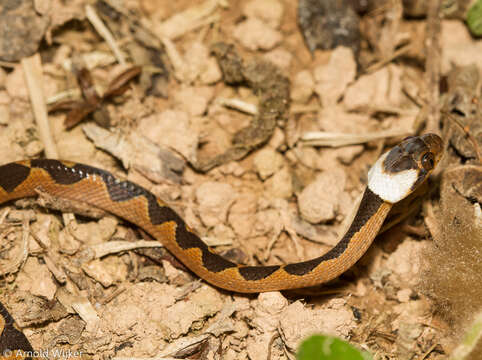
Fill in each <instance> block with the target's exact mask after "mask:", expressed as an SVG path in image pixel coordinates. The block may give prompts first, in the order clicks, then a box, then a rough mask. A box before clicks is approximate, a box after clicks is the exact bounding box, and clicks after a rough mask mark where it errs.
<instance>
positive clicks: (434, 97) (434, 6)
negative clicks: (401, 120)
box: [425, 0, 441, 132]
mask: <svg viewBox="0 0 482 360" xmlns="http://www.w3.org/2000/svg"><path fill="white" fill-rule="evenodd" d="M440 2H441V1H440V0H432V1H429V2H428V14H427V38H426V39H425V46H426V49H427V51H426V53H427V56H426V61H425V80H426V83H427V91H428V94H427V103H428V104H427V105H428V109H427V126H426V130H427V131H428V132H438V131H437V130H438V124H439V122H440V91H439V83H440V59H441V48H440V41H439V37H440V32H441V29H440V28H441V26H440Z"/></svg>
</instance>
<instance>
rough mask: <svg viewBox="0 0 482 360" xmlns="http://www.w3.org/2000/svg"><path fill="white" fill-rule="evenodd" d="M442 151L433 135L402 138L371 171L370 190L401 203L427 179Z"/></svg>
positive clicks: (438, 140)
mask: <svg viewBox="0 0 482 360" xmlns="http://www.w3.org/2000/svg"><path fill="white" fill-rule="evenodd" d="M442 149H443V142H442V139H441V138H440V137H439V136H438V135H436V134H424V135H422V136H410V137H407V138H405V139H404V140H403V141H402V142H401V143H400V144H398V145H397V146H395V147H394V148H393V149H392V150H390V151H388V152H386V153H385V154H383V155H382V156H380V158H379V159H378V160H377V162H376V163H375V164H374V165H373V167H372V168H371V169H370V171H369V172H368V187H369V189H370V190H371V191H373V192H374V193H375V194H377V195H378V196H380V197H381V198H382V199H383V200H384V201H387V202H390V203H396V202H398V201H400V200H402V199H403V198H405V197H407V196H408V195H409V194H410V193H412V192H413V191H414V190H415V189H417V187H418V186H420V185H421V184H422V183H423V182H424V181H425V180H426V179H427V178H428V177H429V175H430V174H431V172H432V171H433V169H434V168H435V167H436V166H437V164H438V162H439V161H440V158H441V157H442Z"/></svg>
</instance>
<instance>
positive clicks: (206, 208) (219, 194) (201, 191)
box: [196, 181, 235, 227]
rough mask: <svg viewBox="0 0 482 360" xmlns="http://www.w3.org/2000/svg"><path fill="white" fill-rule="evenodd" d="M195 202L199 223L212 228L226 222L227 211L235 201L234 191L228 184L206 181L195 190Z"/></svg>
mask: <svg viewBox="0 0 482 360" xmlns="http://www.w3.org/2000/svg"><path fill="white" fill-rule="evenodd" d="M196 200H197V202H198V204H199V215H200V217H201V221H202V222H203V224H204V225H206V226H208V227H212V226H215V225H217V224H219V223H223V222H225V221H226V216H227V213H228V209H229V207H230V206H231V204H232V203H233V201H234V200H235V191H234V189H233V187H232V186H231V185H229V184H226V183H221V182H216V181H208V182H205V183H204V184H202V185H201V186H199V187H198V188H197V189H196Z"/></svg>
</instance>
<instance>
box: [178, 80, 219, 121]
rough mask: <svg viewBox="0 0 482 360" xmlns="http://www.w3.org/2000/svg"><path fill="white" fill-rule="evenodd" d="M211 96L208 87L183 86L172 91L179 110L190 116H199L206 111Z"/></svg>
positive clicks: (211, 93) (211, 91)
mask: <svg viewBox="0 0 482 360" xmlns="http://www.w3.org/2000/svg"><path fill="white" fill-rule="evenodd" d="M212 97H213V90H212V88H210V87H191V86H187V87H184V88H182V89H180V90H178V91H176V92H175V93H174V101H175V102H176V105H177V106H179V107H180V109H181V110H185V111H187V112H188V113H189V114H190V115H191V116H200V115H203V114H205V113H206V110H207V107H208V103H209V102H210V101H211V99H212Z"/></svg>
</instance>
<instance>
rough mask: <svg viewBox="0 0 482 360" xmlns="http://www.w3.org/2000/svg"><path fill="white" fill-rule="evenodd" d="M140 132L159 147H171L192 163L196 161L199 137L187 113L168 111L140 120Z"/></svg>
mask: <svg viewBox="0 0 482 360" xmlns="http://www.w3.org/2000/svg"><path fill="white" fill-rule="evenodd" d="M138 130H139V131H140V133H141V134H142V135H144V136H145V137H147V138H148V139H149V140H151V141H152V142H154V143H155V144H158V145H163V146H166V147H170V148H173V149H175V150H176V151H178V152H179V153H180V154H182V155H183V156H184V157H185V158H186V159H189V161H191V162H195V161H196V154H197V144H198V135H197V133H196V131H195V129H194V128H193V126H192V125H191V119H190V116H189V114H188V113H187V112H185V111H180V110H166V111H163V112H161V113H155V114H152V115H149V116H147V117H145V118H143V119H141V120H140V122H139V126H138Z"/></svg>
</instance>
